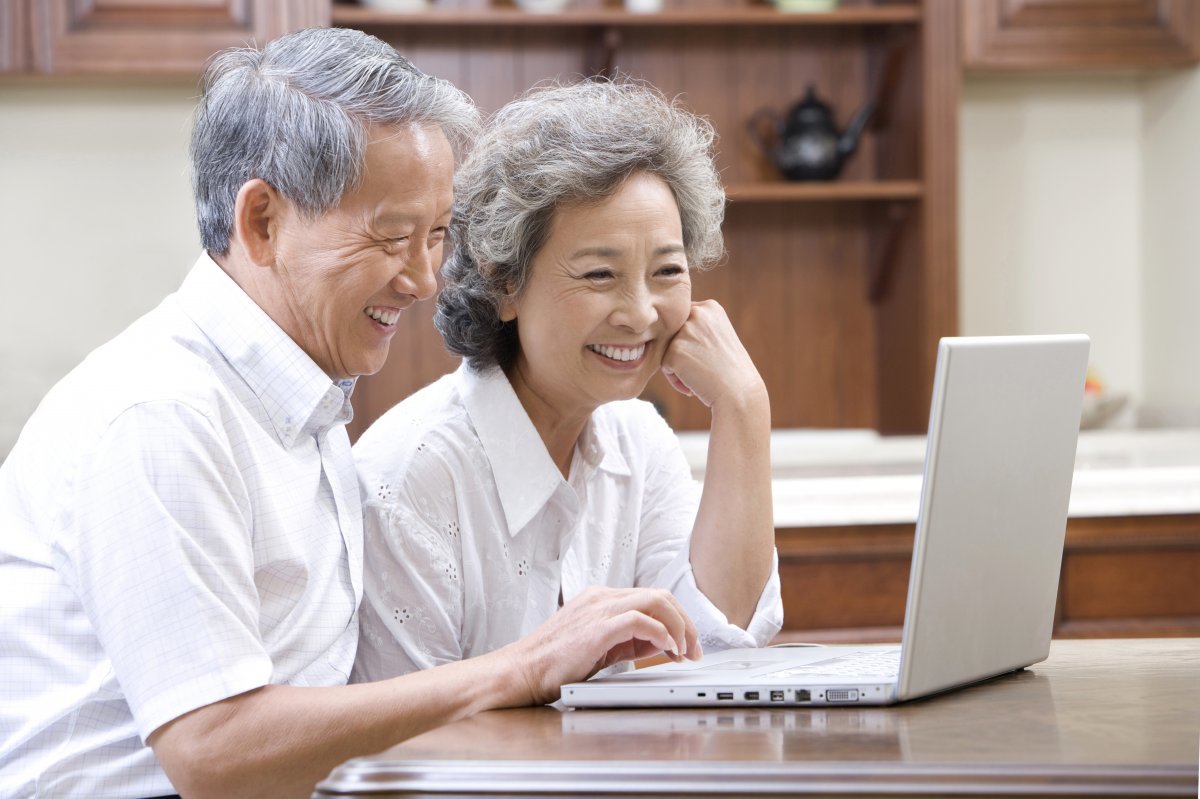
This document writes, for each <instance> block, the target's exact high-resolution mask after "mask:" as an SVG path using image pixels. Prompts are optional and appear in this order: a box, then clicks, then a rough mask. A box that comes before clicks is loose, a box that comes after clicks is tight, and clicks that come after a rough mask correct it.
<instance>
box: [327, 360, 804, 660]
mask: <svg viewBox="0 0 1200 799" xmlns="http://www.w3.org/2000/svg"><path fill="white" fill-rule="evenodd" d="M354 454H355V462H356V463H357V465H358V469H359V476H360V479H361V481H362V484H363V489H362V490H363V495H364V503H365V504H364V525H365V542H364V543H365V556H364V561H365V569H366V574H365V578H364V586H365V588H364V590H365V595H364V602H363V607H362V612H361V615H362V621H361V636H360V640H359V649H358V657H357V659H356V661H355V667H354V673H353V675H352V678H351V679H352V681H365V680H374V679H381V678H385V677H390V676H395V675H397V674H403V673H407V672H411V671H415V670H418V669H424V668H429V667H431V666H436V665H438V664H441V663H446V662H450V661H455V660H461V659H464V658H469V657H473V656H476V655H481V654H484V653H486V652H490V651H492V650H494V649H497V648H499V647H501V646H504V645H505V644H508V643H510V642H512V641H515V640H517V639H518V638H520V637H522V636H524V635H525V634H527V633H529V632H530V631H532V630H533V629H534V628H535V627H537V626H538V625H540V624H541V623H542V622H544V621H545V620H546V619H548V618H549V617H550V615H551V614H553V613H554V612H555V611H556V610H557V609H558V607H559V603H560V599H561V600H562V601H566V600H570V599H571V598H573V597H575V596H576V595H578V594H580V593H581V592H582V591H583V590H584V589H586V588H587V587H588V586H592V585H606V586H613V587H633V586H652V587H661V588H666V589H668V590H670V591H671V592H673V593H674V594H675V596H676V597H678V599H679V600H680V602H681V603H682V604H683V606H684V608H685V609H686V610H687V611H688V613H689V614H690V615H691V616H692V619H693V620H694V622H695V623H696V626H697V630H698V632H699V633H700V639H701V644H702V645H703V646H704V647H705V648H706V649H721V648H727V647H733V646H756V645H758V646H762V645H764V644H766V643H767V642H769V641H770V639H771V638H772V637H773V636H774V635H775V633H776V632H778V631H779V628H780V626H781V625H782V621H783V611H782V604H781V600H780V592H779V576H778V568H777V565H776V567H775V568H774V569H773V570H772V575H771V578H770V580H769V582H768V583H767V585H766V587H765V588H764V590H763V593H762V595H761V597H760V600H759V603H758V608H757V611H756V612H755V615H754V617H753V619H752V620H751V622H750V624H749V625H748V626H747V628H746V629H741V628H739V627H736V626H734V625H732V624H730V623H728V621H727V620H726V618H725V616H724V615H723V614H722V613H721V611H720V610H718V609H717V608H716V607H715V606H714V605H713V604H712V603H711V602H710V601H709V600H708V598H707V597H706V596H705V595H704V594H703V593H702V592H701V591H700V590H699V589H698V588H697V586H696V582H695V580H694V578H693V576H692V570H691V564H690V562H689V559H688V550H689V545H690V541H691V529H692V524H693V523H694V521H695V517H696V511H697V508H698V506H699V498H700V487H699V485H698V484H697V483H696V482H695V480H694V479H693V478H692V476H691V473H690V471H689V469H688V464H687V462H686V460H685V458H684V456H683V453H682V451H681V450H680V447H679V442H678V439H677V438H676V436H675V434H674V433H673V432H672V431H671V429H670V427H668V426H667V424H666V422H664V421H663V419H662V418H661V417H660V416H659V415H658V413H657V412H656V411H655V410H654V408H653V406H651V405H650V404H649V403H646V402H642V401H639V400H630V401H627V402H613V403H609V404H606V405H603V406H601V407H600V408H598V409H597V410H596V411H595V412H594V413H593V414H592V416H591V419H590V421H589V422H588V423H587V425H586V426H585V428H584V431H583V434H582V436H581V438H580V442H579V444H578V445H577V447H576V450H575V455H574V460H573V462H572V463H571V468H570V470H569V474H570V478H569V479H564V478H563V476H562V473H561V472H560V471H559V469H558V467H557V466H555V464H554V462H553V460H552V459H551V458H550V454H549V452H547V450H546V447H545V445H544V444H543V442H542V439H541V437H540V436H539V435H538V433H537V430H536V429H535V428H534V426H533V422H532V421H531V420H530V419H529V416H528V415H527V414H526V412H525V410H524V408H523V407H522V405H521V403H520V400H519V399H518V398H517V395H516V393H515V392H514V391H513V389H512V386H511V385H510V383H509V382H508V379H507V378H506V377H505V376H504V374H503V372H501V371H500V370H499V369H491V370H488V371H486V372H483V373H477V372H474V371H471V370H470V369H468V368H467V367H466V366H465V365H464V366H462V367H460V368H459V369H458V371H456V372H455V373H453V374H450V375H447V376H445V377H443V378H442V379H441V380H439V381H437V382H436V383H434V384H432V385H430V386H428V387H426V388H424V389H422V390H421V391H419V392H417V393H416V394H414V395H412V396H411V397H409V398H408V399H406V400H404V401H403V402H401V403H400V404H398V405H397V406H395V407H394V408H392V409H391V410H389V411H388V412H387V413H385V414H384V415H383V416H382V417H381V418H380V419H379V420H378V421H376V422H375V423H374V424H373V425H372V426H371V428H370V429H369V430H368V431H367V432H366V433H365V434H363V436H362V438H360V439H359V441H358V443H357V444H356V445H355V447H354ZM776 563H777V562H776Z"/></svg>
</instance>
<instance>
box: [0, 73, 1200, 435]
mask: <svg viewBox="0 0 1200 799" xmlns="http://www.w3.org/2000/svg"><path fill="white" fill-rule="evenodd" d="M418 65H419V64H418ZM195 96H196V89H195V84H194V81H191V80H181V79H176V80H158V81H148V80H133V79H117V78H111V79H86V80H84V79H53V80H46V79H30V78H6V79H5V80H4V81H3V82H0V241H2V242H3V250H2V254H0V274H2V275H3V278H4V288H3V291H0V375H3V384H2V385H3V390H2V391H0V457H2V456H3V455H4V454H5V453H7V452H8V450H9V449H10V448H11V446H12V444H13V443H14V442H15V440H16V437H17V435H18V433H19V431H20V428H21V426H22V425H23V423H24V421H25V419H26V418H27V417H28V415H29V414H30V413H31V412H32V411H33V409H34V408H35V406H36V404H37V402H38V400H39V399H40V398H41V396H42V395H43V394H44V393H45V391H46V390H47V389H48V388H49V387H50V386H51V385H52V384H53V383H54V382H55V381H56V380H58V379H59V378H60V377H61V376H62V375H63V374H65V373H66V372H67V371H68V370H69V369H70V368H71V367H72V366H74V365H75V364H76V363H77V362H78V361H79V360H80V359H81V358H82V357H83V356H84V355H85V354H86V353H87V352H88V351H90V350H91V349H92V348H94V347H95V346H97V345H98V344H100V343H102V342H103V341H105V340H106V339H108V338H109V337H111V336H112V335H114V334H115V333H117V332H118V331H120V330H121V329H122V328H124V327H125V326H126V325H127V324H128V323H129V322H130V321H132V320H133V319H134V318H136V317H137V316H138V315H140V314H141V313H143V312H145V311H146V310H148V309H149V308H151V307H152V306H153V305H155V304H156V303H157V302H158V301H159V300H160V299H161V298H162V297H163V296H164V295H166V294H167V293H169V292H170V291H172V290H173V289H174V288H175V287H176V286H177V285H178V283H179V281H180V280H181V279H182V277H183V275H184V274H185V273H186V271H187V270H188V268H189V267H190V266H191V264H192V262H193V261H194V259H195V256H196V254H197V252H198V245H197V237H196V231H195V225H194V221H193V212H192V203H191V197H190V190H189V186H188V180H187V158H186V151H187V136H188V127H189V117H190V114H191V111H192V107H193V103H194V100H195ZM785 99H786V98H785ZM851 110H853V109H839V111H840V112H841V113H840V114H839V122H841V123H842V124H844V119H842V117H844V116H845V115H847V114H848V113H849V111H851ZM1198 134H1200V71H1197V70H1196V69H1184V70H1172V71H1164V72H1152V73H1140V74H1136V75H1129V74H1116V73H1114V74H1111V75H1087V76H1078V77H1062V76H1050V75H1046V74H1040V75H1019V76H1011V77H1010V76H1001V77H996V76H986V77H981V76H972V75H970V74H967V75H966V77H965V78H964V83H963V90H962V101H961V106H960V143H959V146H960V153H959V156H960V163H959V181H960V185H959V203H960V217H959V248H960V258H959V264H958V272H959V319H960V333H961V334H964V335H982V334H1010V333H1041V332H1063V331H1082V332H1086V333H1088V334H1090V335H1091V336H1092V339H1093V348H1092V363H1093V366H1094V367H1095V369H1096V370H1097V372H1098V374H1099V375H1100V376H1101V378H1102V379H1103V380H1104V382H1105V386H1106V391H1108V392H1111V393H1112V394H1126V395H1129V397H1130V398H1131V403H1130V404H1129V406H1128V407H1127V408H1126V410H1125V411H1124V412H1123V413H1122V414H1121V415H1120V416H1118V417H1117V418H1116V419H1114V420H1113V421H1112V422H1111V423H1112V424H1115V425H1118V426H1135V425H1140V426H1200V370H1198V368H1197V358H1196V352H1197V343H1198V342H1200V314H1198V313H1197V300H1198V299H1200V269H1197V266H1196V265H1197V261H1198V260H1200V135H1198Z"/></svg>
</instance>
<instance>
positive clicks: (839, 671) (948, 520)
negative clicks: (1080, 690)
mask: <svg viewBox="0 0 1200 799" xmlns="http://www.w3.org/2000/svg"><path fill="white" fill-rule="evenodd" d="M1089 344H1090V342H1089V339H1088V337H1087V336H1083V335H1064V336H1002V337H989V338H945V339H942V341H941V343H940V345H939V347H938V357H937V369H936V372H935V375H934V384H933V402H932V404H931V408H930V415H929V435H928V443H927V444H926V449H925V472H924V479H923V482H922V487H921V504H920V510H919V512H918V515H917V527H916V538H915V540H914V543H913V559H912V571H911V573H910V575H909V581H908V603H907V606H906V607H905V613H904V631H903V634H902V638H901V644H900V645H899V646H895V645H862V646H854V645H837V646H814V645H798V646H797V645H792V646H787V645H784V646H776V647H768V648H765V649H736V650H728V651H724V652H714V653H712V654H709V655H706V656H705V657H704V658H702V659H701V660H700V661H698V662H690V661H685V662H683V663H678V664H677V663H667V664H664V665H660V666H652V667H650V668H645V669H641V670H637V671H631V672H626V673H624V674H617V675H611V676H605V677H600V678H595V679H592V680H589V681H587V682H580V683H571V684H569V685H565V686H563V689H562V701H563V703H564V704H566V705H567V706H568V707H667V706H705V705H717V706H731V705H761V706H776V707H778V706H788V705H791V706H796V705H802V706H810V705H837V704H858V705H889V704H893V703H896V702H903V701H906V700H909V699H916V698H918V697H923V696H928V695H930V694H934V693H938V692H941V691H946V690H949V689H952V688H957V687H959V686H963V685H967V684H970V683H974V682H978V681H980V680H985V679H988V678H990V677H995V676H997V675H1000V674H1004V673H1007V672H1011V671H1015V670H1017V669H1021V668H1024V667H1025V666H1028V665H1030V664H1033V663H1037V662H1039V661H1041V660H1044V659H1045V658H1046V655H1047V654H1048V653H1049V649H1050V636H1051V631H1052V627H1053V623H1054V604H1055V599H1056V597H1057V594H1058V581H1059V568H1060V566H1061V564H1062V551H1063V539H1064V536H1065V534H1066V522H1067V503H1068V500H1069V499H1070V494H1071V477H1072V474H1073V472H1074V464H1075V445H1076V442H1077V441H1078V437H1079V417H1080V411H1081V408H1082V404H1083V383H1084V376H1085V373H1086V371H1087V361H1088V350H1089ZM862 590H863V591H870V590H871V586H869V585H864V586H862Z"/></svg>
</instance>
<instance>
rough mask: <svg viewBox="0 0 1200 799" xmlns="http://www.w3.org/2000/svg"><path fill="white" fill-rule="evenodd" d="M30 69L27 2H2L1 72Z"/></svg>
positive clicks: (19, 0) (0, 27) (0, 0)
mask: <svg viewBox="0 0 1200 799" xmlns="http://www.w3.org/2000/svg"><path fill="white" fill-rule="evenodd" d="M28 68H29V7H28V4H27V0H0V72H22V71H24V70H26V69H28Z"/></svg>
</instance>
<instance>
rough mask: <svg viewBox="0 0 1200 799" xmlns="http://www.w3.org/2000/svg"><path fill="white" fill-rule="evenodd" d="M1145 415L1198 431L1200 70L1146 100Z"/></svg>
mask: <svg viewBox="0 0 1200 799" xmlns="http://www.w3.org/2000/svg"><path fill="white" fill-rule="evenodd" d="M1143 136H1144V141H1145V149H1144V152H1145V166H1144V171H1145V176H1146V179H1145V183H1144V185H1143V197H1142V201H1143V206H1144V209H1145V211H1144V214H1145V224H1144V227H1143V230H1144V234H1145V241H1144V246H1143V248H1142V250H1143V266H1142V272H1143V278H1144V280H1143V294H1142V300H1143V317H1144V319H1145V325H1144V330H1143V383H1144V385H1145V390H1146V403H1145V407H1144V409H1143V410H1144V417H1145V420H1146V421H1147V422H1151V423H1155V424H1162V425H1174V426H1178V425H1188V426H1200V70H1192V71H1189V72H1186V73H1183V74H1176V75H1170V76H1165V77H1161V78H1158V79H1156V80H1154V81H1152V82H1151V83H1150V85H1149V87H1148V89H1147V92H1146V100H1145V124H1144V133H1143Z"/></svg>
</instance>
